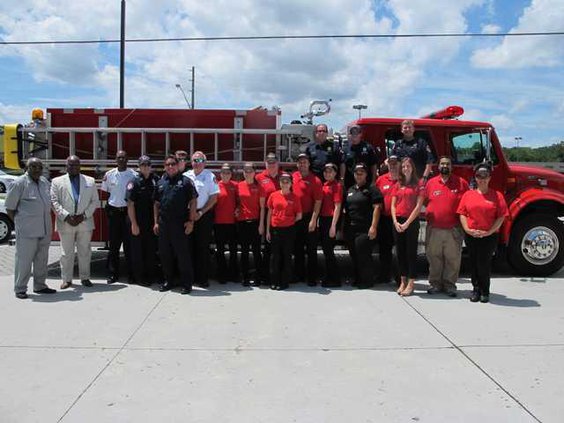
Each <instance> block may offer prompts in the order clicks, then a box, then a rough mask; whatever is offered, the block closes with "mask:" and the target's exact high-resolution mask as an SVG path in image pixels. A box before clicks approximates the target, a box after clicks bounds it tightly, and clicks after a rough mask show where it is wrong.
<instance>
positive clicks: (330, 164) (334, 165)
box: [323, 163, 337, 172]
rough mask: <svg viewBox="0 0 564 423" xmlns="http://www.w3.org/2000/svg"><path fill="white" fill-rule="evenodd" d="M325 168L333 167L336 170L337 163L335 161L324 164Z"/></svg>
mask: <svg viewBox="0 0 564 423" xmlns="http://www.w3.org/2000/svg"><path fill="white" fill-rule="evenodd" d="M323 169H333V170H334V171H335V172H336V171H337V165H336V164H335V163H326V164H325V166H323Z"/></svg>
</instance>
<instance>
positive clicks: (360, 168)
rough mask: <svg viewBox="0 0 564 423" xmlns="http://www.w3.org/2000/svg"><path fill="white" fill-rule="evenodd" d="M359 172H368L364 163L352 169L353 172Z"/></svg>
mask: <svg viewBox="0 0 564 423" xmlns="http://www.w3.org/2000/svg"><path fill="white" fill-rule="evenodd" d="M359 170H362V171H364V172H368V168H367V167H366V165H365V164H364V163H359V164H357V165H356V166H355V167H354V172H358V171H359Z"/></svg>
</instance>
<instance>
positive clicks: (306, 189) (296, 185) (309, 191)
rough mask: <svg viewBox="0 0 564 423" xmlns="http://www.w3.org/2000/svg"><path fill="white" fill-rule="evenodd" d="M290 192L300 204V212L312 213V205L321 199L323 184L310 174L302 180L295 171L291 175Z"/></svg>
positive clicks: (300, 175) (299, 174)
mask: <svg viewBox="0 0 564 423" xmlns="http://www.w3.org/2000/svg"><path fill="white" fill-rule="evenodd" d="M292 191H293V192H294V194H296V196H297V197H298V198H299V199H300V201H301V203H302V212H303V213H313V205H314V204H315V202H316V201H321V199H322V197H323V184H322V183H321V179H319V178H318V177H317V176H315V175H314V174H313V173H311V172H309V173H308V175H307V176H306V177H305V178H304V177H302V174H301V173H300V172H299V171H295V172H294V173H292Z"/></svg>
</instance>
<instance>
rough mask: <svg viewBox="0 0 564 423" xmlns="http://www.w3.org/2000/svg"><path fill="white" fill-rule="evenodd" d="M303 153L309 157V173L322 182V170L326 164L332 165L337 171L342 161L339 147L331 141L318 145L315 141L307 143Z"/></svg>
mask: <svg viewBox="0 0 564 423" xmlns="http://www.w3.org/2000/svg"><path fill="white" fill-rule="evenodd" d="M305 153H306V154H307V156H308V157H309V163H310V169H311V171H312V172H313V173H314V174H315V175H316V176H318V177H319V178H321V179H322V180H323V168H324V166H325V165H326V164H327V163H334V164H336V165H337V169H338V168H339V165H340V164H341V161H342V153H341V149H340V148H339V146H338V145H337V144H336V143H334V142H331V141H325V142H324V143H323V144H319V143H317V142H315V141H311V142H309V143H308V145H307V147H306V150H305Z"/></svg>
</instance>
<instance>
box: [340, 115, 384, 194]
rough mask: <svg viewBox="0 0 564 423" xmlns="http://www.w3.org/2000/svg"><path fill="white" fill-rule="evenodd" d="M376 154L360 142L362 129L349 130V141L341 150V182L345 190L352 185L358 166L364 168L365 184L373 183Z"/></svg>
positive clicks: (354, 127) (376, 172) (372, 149)
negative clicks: (363, 166) (361, 165)
mask: <svg viewBox="0 0 564 423" xmlns="http://www.w3.org/2000/svg"><path fill="white" fill-rule="evenodd" d="M378 162H379V158H378V153H377V152H376V151H375V150H374V147H372V145H370V144H368V143H367V142H366V141H363V140H362V129H361V127H360V126H358V125H353V126H351V127H350V128H349V139H348V144H347V147H346V148H344V149H343V161H342V163H341V180H342V181H344V182H345V188H349V187H350V186H352V185H354V183H355V180H354V169H355V168H356V166H357V165H358V164H361V163H362V164H364V165H365V166H366V171H367V172H368V174H367V183H368V184H372V183H374V181H375V179H376V177H377V176H378Z"/></svg>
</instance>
